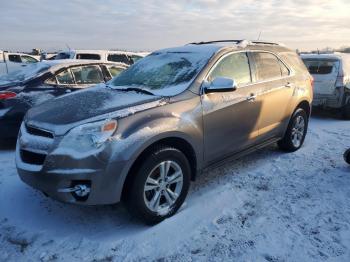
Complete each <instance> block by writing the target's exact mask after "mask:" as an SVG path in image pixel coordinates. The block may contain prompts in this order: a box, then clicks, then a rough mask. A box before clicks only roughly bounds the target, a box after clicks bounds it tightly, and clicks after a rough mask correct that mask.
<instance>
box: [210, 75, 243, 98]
mask: <svg viewBox="0 0 350 262" xmlns="http://www.w3.org/2000/svg"><path fill="white" fill-rule="evenodd" d="M236 89H237V84H236V82H235V80H233V79H231V78H227V77H216V78H214V80H213V81H211V82H207V83H205V85H204V92H205V93H206V94H207V93H215V92H232V91H235V90H236Z"/></svg>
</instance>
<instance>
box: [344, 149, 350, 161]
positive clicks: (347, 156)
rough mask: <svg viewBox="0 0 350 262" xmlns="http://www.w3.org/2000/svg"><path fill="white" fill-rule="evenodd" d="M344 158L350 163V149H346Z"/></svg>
mask: <svg viewBox="0 0 350 262" xmlns="http://www.w3.org/2000/svg"><path fill="white" fill-rule="evenodd" d="M344 160H345V162H346V163H348V164H349V165H350V149H348V150H346V151H345V153H344Z"/></svg>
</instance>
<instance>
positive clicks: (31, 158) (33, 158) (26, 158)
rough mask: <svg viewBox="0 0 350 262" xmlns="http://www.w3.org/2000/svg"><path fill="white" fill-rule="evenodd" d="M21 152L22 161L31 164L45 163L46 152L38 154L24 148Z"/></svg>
mask: <svg viewBox="0 0 350 262" xmlns="http://www.w3.org/2000/svg"><path fill="white" fill-rule="evenodd" d="M20 153H21V158H22V161H23V162H24V163H27V164H31V165H43V164H44V161H45V158H46V155H44V154H38V153H34V152H30V151H27V150H23V149H21V151H20Z"/></svg>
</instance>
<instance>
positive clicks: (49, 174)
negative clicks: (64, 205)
mask: <svg viewBox="0 0 350 262" xmlns="http://www.w3.org/2000/svg"><path fill="white" fill-rule="evenodd" d="M23 132H24V133H25V134H24V135H23ZM59 142H60V138H53V139H48V138H40V139H39V142H38V136H34V135H31V134H28V133H27V132H26V128H25V127H24V125H22V127H21V131H20V134H19V138H18V140H17V147H16V165H17V170H18V174H19V176H20V178H21V180H22V181H23V182H25V183H26V184H28V185H30V186H31V187H33V188H35V189H37V190H40V191H42V192H43V193H45V194H47V195H48V196H50V197H52V198H54V199H56V200H58V201H61V202H68V203H75V204H81V205H101V204H113V203H117V202H119V201H120V195H121V192H120V186H119V185H120V184H121V183H122V182H123V179H122V178H123V177H124V176H125V174H124V172H127V171H126V166H127V162H126V161H118V160H116V161H110V159H108V156H110V152H111V147H110V146H109V145H108V146H106V147H104V148H101V149H100V150H99V151H96V152H95V154H91V155H88V156H84V157H83V158H75V157H76V156H74V155H70V154H66V155H63V154H55V150H54V148H56V147H57V145H59ZM25 152H26V153H28V152H29V154H30V153H31V152H32V153H33V155H34V157H35V156H36V155H44V156H45V159H44V161H43V162H42V163H38V161H37V160H36V161H34V158H33V156H32V159H31V158H28V156H25ZM77 184H89V186H90V193H89V194H88V196H87V197H86V198H83V199H82V198H79V197H77V196H76V195H75V194H74V193H72V192H62V189H67V188H71V187H72V186H74V185H77Z"/></svg>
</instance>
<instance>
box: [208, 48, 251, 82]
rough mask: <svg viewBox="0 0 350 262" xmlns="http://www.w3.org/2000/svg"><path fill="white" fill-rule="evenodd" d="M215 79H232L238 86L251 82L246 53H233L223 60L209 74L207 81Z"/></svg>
mask: <svg viewBox="0 0 350 262" xmlns="http://www.w3.org/2000/svg"><path fill="white" fill-rule="evenodd" d="M216 77H227V78H231V79H234V80H235V81H236V83H237V85H238V86H241V85H244V84H247V83H250V82H251V76H250V68H249V62H248V57H247V53H234V54H231V55H228V56H226V57H225V58H223V59H222V60H221V61H220V62H219V63H218V64H217V65H216V66H215V68H214V70H213V71H212V72H211V73H210V75H209V78H208V81H212V80H214V78H216Z"/></svg>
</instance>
